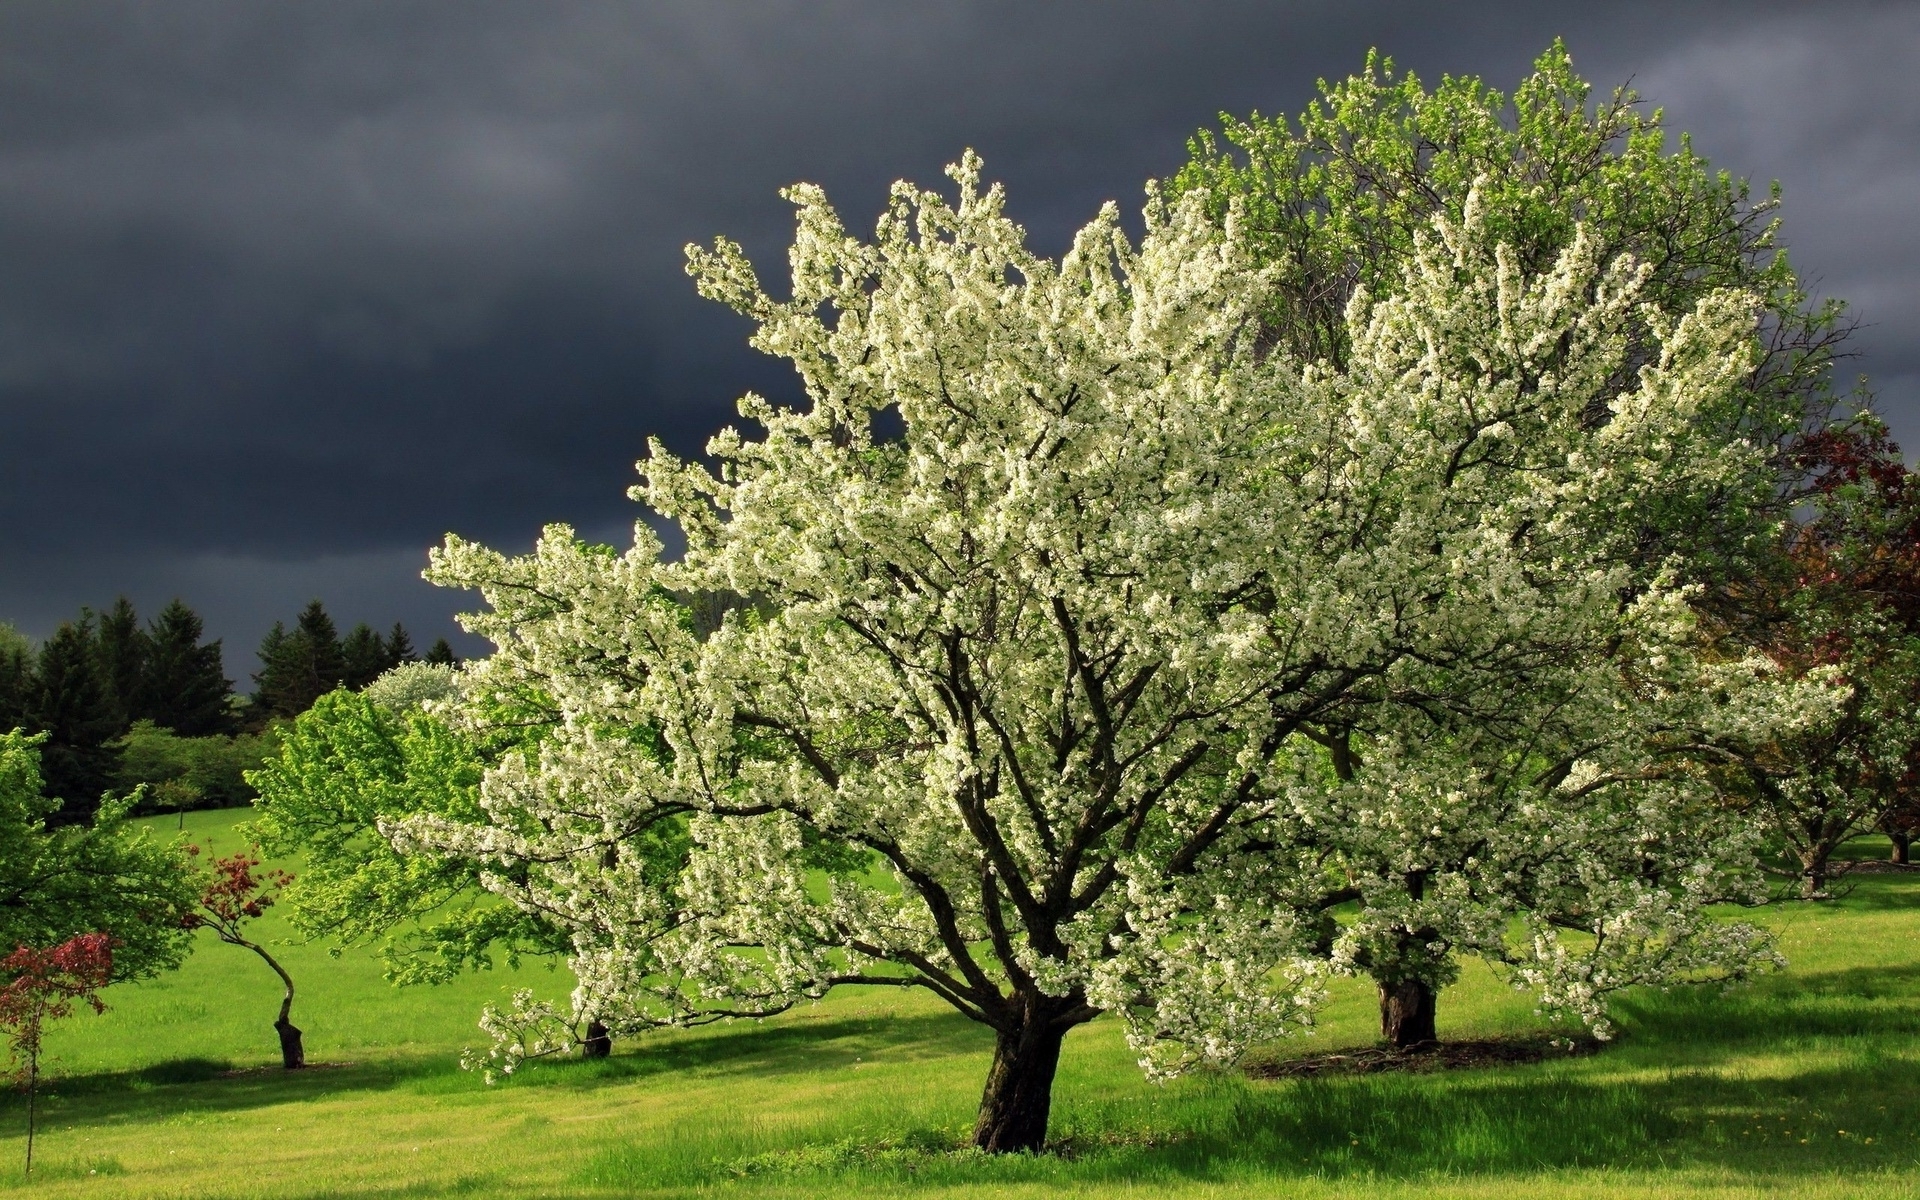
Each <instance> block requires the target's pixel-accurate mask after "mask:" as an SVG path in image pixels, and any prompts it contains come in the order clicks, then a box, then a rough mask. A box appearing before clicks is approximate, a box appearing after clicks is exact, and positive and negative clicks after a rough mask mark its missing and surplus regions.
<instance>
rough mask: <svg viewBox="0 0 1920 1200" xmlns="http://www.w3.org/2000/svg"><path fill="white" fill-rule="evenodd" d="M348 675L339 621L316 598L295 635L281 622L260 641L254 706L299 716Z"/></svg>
mask: <svg viewBox="0 0 1920 1200" xmlns="http://www.w3.org/2000/svg"><path fill="white" fill-rule="evenodd" d="M346 675H347V661H346V655H345V653H344V652H343V651H342V649H341V646H340V637H339V634H337V633H336V632H335V631H334V624H333V618H332V617H330V616H328V615H327V610H326V608H325V607H324V606H322V605H321V603H320V601H318V600H315V601H313V602H312V603H311V604H308V605H307V607H306V608H305V609H303V610H302V611H301V613H300V617H299V620H298V622H297V623H296V624H295V626H294V628H293V629H292V631H288V629H287V628H286V626H285V625H283V624H281V623H279V622H275V623H274V627H273V629H272V631H270V632H269V633H268V634H267V636H266V638H265V639H264V640H263V641H262V642H261V643H260V673H259V674H257V675H255V676H254V677H253V678H254V682H255V683H257V684H258V685H259V691H258V692H257V693H256V694H255V697H254V703H255V704H256V705H257V706H259V707H260V709H261V710H262V711H263V712H265V713H266V714H267V715H269V716H278V717H292V716H298V715H299V714H300V713H303V712H305V711H307V709H309V708H311V707H313V702H314V701H315V700H318V699H319V698H320V697H322V696H324V695H326V694H327V693H328V692H330V691H332V690H333V689H335V688H337V687H339V686H340V685H341V683H343V682H344V681H345V679H346Z"/></svg>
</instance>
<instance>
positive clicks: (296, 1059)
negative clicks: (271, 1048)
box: [273, 1017, 307, 1071]
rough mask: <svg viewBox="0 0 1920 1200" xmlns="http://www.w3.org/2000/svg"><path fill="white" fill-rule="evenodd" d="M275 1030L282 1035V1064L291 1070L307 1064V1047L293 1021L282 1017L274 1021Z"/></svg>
mask: <svg viewBox="0 0 1920 1200" xmlns="http://www.w3.org/2000/svg"><path fill="white" fill-rule="evenodd" d="M273 1031H274V1032H275V1033H277V1034H279V1035H280V1065H281V1066H283V1067H285V1068H286V1069H287V1070H289V1071H297V1070H299V1069H300V1068H301V1067H304V1066H306V1065H307V1049H306V1047H305V1046H304V1045H302V1044H301V1042H300V1031H299V1030H298V1029H297V1028H295V1027H294V1024H293V1022H292V1021H289V1020H287V1019H286V1018H285V1017H281V1018H280V1019H279V1020H278V1021H275V1022H274V1023H273Z"/></svg>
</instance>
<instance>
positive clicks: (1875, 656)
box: [1737, 421, 1920, 899]
mask: <svg viewBox="0 0 1920 1200" xmlns="http://www.w3.org/2000/svg"><path fill="white" fill-rule="evenodd" d="M1798 454H1799V459H1800V462H1799V466H1800V467H1801V469H1802V471H1803V472H1804V474H1805V476H1806V478H1807V480H1808V483H1809V485H1810V486H1809V489H1808V494H1807V496H1806V498H1805V500H1804V502H1803V503H1802V505H1801V506H1800V509H1799V511H1798V512H1797V513H1796V519H1795V520H1793V521H1792V522H1790V524H1789V527H1788V530H1787V536H1786V537H1785V539H1784V540H1783V541H1782V543H1781V551H1782V553H1781V554H1780V555H1779V556H1778V557H1777V559H1776V560H1775V568H1776V569H1775V570H1774V571H1773V572H1771V573H1770V574H1767V575H1763V576H1762V577H1760V578H1756V579H1755V580H1754V581H1753V582H1752V584H1751V585H1750V587H1749V589H1748V592H1747V595H1746V597H1745V598H1746V600H1747V601H1748V604H1749V608H1750V611H1751V612H1752V614H1753V615H1754V616H1755V618H1756V620H1755V622H1754V625H1753V628H1754V629H1755V630H1757V632H1758V636H1757V637H1756V638H1755V639H1754V640H1755V642H1756V644H1757V645H1758V646H1759V647H1760V648H1761V649H1762V650H1764V651H1765V652H1766V653H1767V654H1768V656H1769V657H1771V658H1772V659H1773V660H1774V662H1775V663H1777V664H1778V665H1779V666H1780V668H1781V669H1782V670H1783V671H1786V672H1788V673H1790V674H1794V675H1808V674H1810V673H1812V672H1815V671H1819V672H1824V673H1827V674H1829V675H1830V676H1832V677H1833V678H1835V679H1836V681H1838V682H1841V683H1844V684H1845V685H1846V687H1847V689H1848V699H1847V701H1846V703H1845V704H1843V705H1842V706H1841V707H1840V708H1839V710H1838V711H1837V712H1836V714H1835V716H1834V718H1833V719H1832V720H1830V721H1827V722H1823V723H1820V724H1818V725H1816V726H1812V727H1808V728H1806V729H1803V730H1800V731H1799V732H1797V733H1795V734H1793V735H1791V736H1787V737H1782V738H1781V739H1779V740H1778V741H1776V742H1773V743H1769V744H1766V745H1759V746H1750V747H1742V748H1740V750H1739V752H1738V755H1737V756H1738V759H1739V762H1740V766H1741V767H1742V772H1741V773H1742V775H1743V776H1744V778H1743V779H1742V780H1741V786H1740V787H1739V789H1738V790H1740V791H1743V792H1745V793H1746V794H1747V795H1748V796H1749V797H1751V798H1752V800H1754V801H1755V802H1756V803H1757V804H1758V805H1759V807H1760V809H1761V810H1762V812H1763V813H1764V814H1765V816H1766V817H1767V818H1768V819H1769V820H1770V822H1771V823H1772V825H1773V827H1774V829H1775V831H1776V835H1777V836H1778V838H1779V839H1780V844H1781V847H1782V849H1783V850H1784V851H1785V853H1786V855H1787V857H1788V858H1789V860H1791V862H1792V866H1791V868H1790V869H1791V871H1792V872H1793V873H1794V874H1795V875H1797V876H1798V877H1799V880H1800V894H1801V895H1802V896H1804V897H1806V898H1809V899H1812V898H1817V897H1820V896H1824V895H1826V894H1828V893H1827V883H1828V880H1829V879H1830V878H1831V877H1832V876H1834V875H1836V874H1839V873H1840V872H1841V871H1843V870H1844V869H1845V866H1846V864H1844V863H1837V862H1835V861H1834V859H1833V855H1834V853H1835V852H1836V851H1837V850H1838V849H1839V848H1840V846H1841V845H1842V844H1844V843H1845V842H1846V841H1847V840H1849V839H1850V838H1853V837H1856V836H1858V835H1860V834H1862V833H1866V832H1869V831H1871V830H1873V829H1874V828H1876V827H1877V828H1880V829H1882V830H1884V831H1886V832H1887V833H1889V834H1890V835H1892V836H1893V838H1894V856H1895V859H1896V860H1897V861H1898V860H1904V858H1905V848H1906V843H1907V841H1908V840H1909V837H1910V836H1911V832H1912V831H1913V830H1914V829H1915V828H1916V827H1920V476H1916V475H1915V473H1914V472H1913V471H1911V470H1910V469H1909V468H1908V467H1907V465H1906V463H1905V462H1904V460H1903V459H1902V456H1901V454H1900V449H1899V447H1898V446H1896V445H1895V444H1894V443H1893V442H1892V440H1891V439H1890V438H1888V437H1887V433H1886V429H1885V427H1884V426H1882V425H1880V424H1879V423H1878V422H1877V421H1862V422H1859V423H1856V424H1854V425H1852V426H1849V427H1844V428H1841V427H1837V428H1835V429H1832V430H1827V431H1823V432H1821V433H1817V434H1814V435H1811V436H1809V437H1807V438H1804V439H1802V441H1801V443H1800V445H1799V447H1798Z"/></svg>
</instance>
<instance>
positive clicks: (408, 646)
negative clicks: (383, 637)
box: [387, 621, 420, 670]
mask: <svg viewBox="0 0 1920 1200" xmlns="http://www.w3.org/2000/svg"><path fill="white" fill-rule="evenodd" d="M419 661H420V656H419V655H418V654H416V653H414V650H413V639H412V638H411V637H409V636H407V627H406V626H405V625H402V624H401V623H400V622H398V621H395V622H394V623H393V631H392V632H390V633H389V634H387V668H388V669H389V670H391V669H393V668H394V667H397V666H399V665H400V664H401V663H410V662H419Z"/></svg>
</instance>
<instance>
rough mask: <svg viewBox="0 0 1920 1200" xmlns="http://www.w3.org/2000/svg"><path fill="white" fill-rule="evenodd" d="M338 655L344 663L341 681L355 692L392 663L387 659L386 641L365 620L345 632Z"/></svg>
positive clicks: (377, 676)
mask: <svg viewBox="0 0 1920 1200" xmlns="http://www.w3.org/2000/svg"><path fill="white" fill-rule="evenodd" d="M340 655H341V659H342V661H343V662H344V664H345V674H344V678H343V680H342V682H344V683H345V684H346V685H347V686H348V687H350V688H352V689H353V690H354V691H356V692H357V691H359V690H360V689H361V688H363V687H365V686H367V685H368V684H369V683H372V682H373V681H374V680H375V679H378V678H379V677H380V675H381V674H382V673H383V672H385V671H386V669H387V668H388V667H389V666H390V665H392V664H391V663H390V662H389V661H388V656H387V644H386V642H385V641H383V640H381V637H380V635H379V634H377V633H375V632H374V631H373V628H372V627H371V626H369V625H368V624H367V623H366V622H365V621H362V622H361V623H360V624H358V625H355V626H354V627H353V628H352V629H351V630H349V631H348V632H347V636H346V639H345V640H344V641H342V642H341V643H340Z"/></svg>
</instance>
